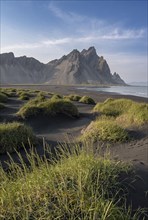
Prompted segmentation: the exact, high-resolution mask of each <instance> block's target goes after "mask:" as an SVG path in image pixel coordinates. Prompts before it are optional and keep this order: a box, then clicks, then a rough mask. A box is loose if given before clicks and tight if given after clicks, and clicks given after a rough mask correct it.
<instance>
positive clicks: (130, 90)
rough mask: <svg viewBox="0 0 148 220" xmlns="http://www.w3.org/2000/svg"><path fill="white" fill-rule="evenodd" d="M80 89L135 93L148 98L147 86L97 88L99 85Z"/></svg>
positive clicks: (125, 93)
mask: <svg viewBox="0 0 148 220" xmlns="http://www.w3.org/2000/svg"><path fill="white" fill-rule="evenodd" d="M78 89H86V90H91V91H102V92H113V93H118V94H122V95H134V96H140V97H147V98H148V87H147V86H111V87H109V88H97V87H80V88H78Z"/></svg>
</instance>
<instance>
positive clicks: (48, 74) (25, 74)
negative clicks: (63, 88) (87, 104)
mask: <svg viewBox="0 0 148 220" xmlns="http://www.w3.org/2000/svg"><path fill="white" fill-rule="evenodd" d="M0 80H1V83H9V84H12V83H46V84H121V85H124V84H125V82H124V81H123V80H122V79H121V78H120V76H119V75H118V74H117V73H114V74H113V75H112V74H111V72H110V68H109V66H108V64H107V62H106V60H105V59H104V58H103V57H102V56H101V57H99V56H98V55H97V53H96V50H95V48H94V47H90V48H89V49H88V50H85V49H84V50H82V51H81V52H79V51H78V50H76V49H75V50H73V51H72V52H71V53H69V54H68V55H64V56H63V57H61V58H60V59H56V60H53V61H51V62H49V63H48V64H43V63H40V62H39V61H38V60H36V59H34V58H28V57H26V56H23V57H14V54H13V53H5V54H1V55H0Z"/></svg>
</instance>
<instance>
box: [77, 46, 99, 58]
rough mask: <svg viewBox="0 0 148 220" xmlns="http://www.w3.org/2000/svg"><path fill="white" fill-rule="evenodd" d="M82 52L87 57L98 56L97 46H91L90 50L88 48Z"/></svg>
mask: <svg viewBox="0 0 148 220" xmlns="http://www.w3.org/2000/svg"><path fill="white" fill-rule="evenodd" d="M81 54H82V55H83V56H85V57H88V56H98V55H97V52H96V49H95V47H93V46H92V47H89V48H88V50H86V49H83V50H82V52H81Z"/></svg>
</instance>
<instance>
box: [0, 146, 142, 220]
mask: <svg viewBox="0 0 148 220" xmlns="http://www.w3.org/2000/svg"><path fill="white" fill-rule="evenodd" d="M89 147H90V146H89ZM28 158H29V160H30V164H31V166H30V167H29V168H28V167H27V166H26V165H25V163H24V162H23V159H22V157H21V156H20V161H22V165H21V167H20V166H18V164H15V163H14V162H13V161H12V162H11V163H10V165H9V173H6V172H4V171H3V169H2V168H1V169H0V176H1V179H0V217H1V219H8V220H9V219H22V220H29V219H47V220H48V219H49V220H50V219H60V220H63V219H71V220H78V219H82V220H87V219H88V220H89V219H94V220H95V219H101V220H103V219H104V220H105V219H106V220H107V219H108V220H109V219H121V220H125V219H126V220H131V219H134V220H137V219H138V216H137V215H136V214H135V216H133V217H132V216H131V211H130V209H128V210H126V208H125V205H124V191H123V189H122V190H121V183H120V181H119V176H120V174H121V173H127V172H128V170H129V168H128V166H126V165H125V164H123V163H121V162H120V163H119V162H118V163H117V162H113V161H111V160H109V159H108V158H101V157H97V158H96V157H94V155H93V154H91V153H90V152H89V153H88V152H87V151H86V150H85V146H83V148H82V149H80V148H79V147H78V146H77V147H76V146H75V150H73V151H71V152H70V151H69V149H68V148H66V147H61V148H60V149H59V151H58V152H57V155H56V158H58V160H57V159H54V160H52V161H50V163H49V161H48V159H47V158H46V157H44V160H42V159H40V158H39V157H38V155H36V154H34V153H33V152H32V155H29V154H28ZM51 162H52V163H51ZM119 192H120V196H121V192H122V196H123V197H122V199H121V198H120V199H119ZM119 203H120V205H119ZM121 203H122V205H121Z"/></svg>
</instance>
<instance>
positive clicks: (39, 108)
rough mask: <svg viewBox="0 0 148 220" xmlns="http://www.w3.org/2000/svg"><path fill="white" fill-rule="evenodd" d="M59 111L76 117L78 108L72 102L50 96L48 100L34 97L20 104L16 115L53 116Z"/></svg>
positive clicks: (25, 116)
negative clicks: (22, 104)
mask: <svg viewBox="0 0 148 220" xmlns="http://www.w3.org/2000/svg"><path fill="white" fill-rule="evenodd" d="M59 113H62V114H65V115H68V116H72V117H78V115H79V112H78V109H77V107H76V106H75V105H74V104H72V103H71V102H69V101H67V100H64V99H59V98H51V99H48V100H44V99H42V98H41V99H40V98H39V99H38V98H36V99H34V100H31V101H30V102H28V103H26V104H25V105H24V106H22V108H21V109H20V110H19V112H18V113H17V115H18V116H21V117H22V118H28V117H30V116H36V115H38V114H43V115H47V116H55V115H57V114H59Z"/></svg>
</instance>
